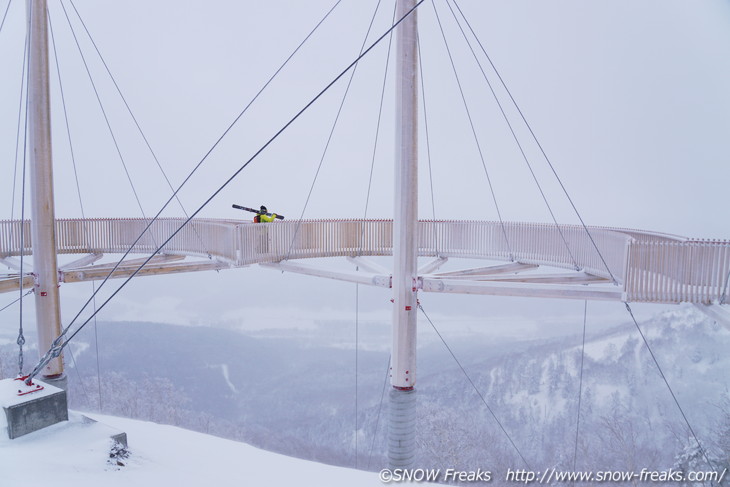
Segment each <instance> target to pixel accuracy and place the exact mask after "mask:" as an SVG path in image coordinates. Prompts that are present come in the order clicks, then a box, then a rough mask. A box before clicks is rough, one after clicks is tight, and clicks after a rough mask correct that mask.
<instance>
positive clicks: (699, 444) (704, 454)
mask: <svg viewBox="0 0 730 487" xmlns="http://www.w3.org/2000/svg"><path fill="white" fill-rule="evenodd" d="M454 5H456V8H457V9H458V10H459V13H460V14H461V16H462V18H463V19H464V21H465V22H466V24H467V26H468V27H469V30H470V31H471V33H472V35H473V36H474V38H475V39H476V41H477V43H478V44H479V46H480V48H481V50H482V52H483V53H484V55H485V56H486V58H487V60H488V61H489V63H490V65H491V66H492V69H493V70H494V72H495V73H496V74H497V77H498V78H499V80H500V82H501V84H502V86H503V87H504V89H505V91H506V92H507V94H508V95H509V97H510V99H511V100H512V103H513V105H514V106H515V108H516V109H517V111H518V113H519V114H520V117H521V118H522V120H523V122H524V123H525V125H526V126H527V128H528V130H529V131H530V134H531V135H532V138H533V139H534V140H535V143H536V144H537V146H538V148H539V149H540V152H541V153H542V155H543V157H544V158H545V161H546V162H547V164H548V165H549V166H550V169H551V170H552V172H553V175H554V176H555V178H556V179H557V181H558V182H559V184H560V187H561V188H562V190H563V192H564V194H565V196H566V198H567V199H568V201H569V202H570V205H571V206H572V207H573V211H574V212H575V214H576V215H577V216H578V219H579V220H580V223H581V225H582V226H583V229H584V230H585V232H586V234H587V235H588V237H589V238H590V240H591V243H592V244H593V247H594V248H595V250H596V252H597V253H598V256H599V257H600V259H601V261H602V262H603V265H604V266H605V268H606V271H607V272H608V273H609V275H610V276H611V279H612V280H613V282H614V284H618V281H617V280H616V278H615V277H614V275H613V273H612V272H611V269H610V268H609V267H608V264H607V263H606V260H605V259H604V257H603V254H602V253H601V251H600V250H599V249H598V246H597V245H596V243H595V241H594V239H593V236H592V235H591V233H590V231H589V230H588V227H587V226H586V224H585V223H584V221H583V218H582V217H581V215H580V212H579V211H578V209H577V207H576V206H575V204H574V203H573V200H572V198H571V197H570V194H569V193H568V191H567V189H566V188H565V185H564V184H563V182H562V180H561V179H560V177H559V176H558V174H557V171H556V170H555V167H554V166H553V164H552V162H551V161H550V158H549V157H548V156H547V154H546V152H545V150H544V149H543V147H542V145H541V144H540V141H539V140H538V139H537V136H536V135H535V133H534V131H533V130H532V127H531V126H530V124H529V123H528V122H527V119H526V118H525V116H524V114H523V113H522V110H521V109H520V108H519V105H518V104H517V102H516V101H515V99H514V97H513V96H512V93H511V92H510V91H509V89H508V88H507V86H506V84H505V82H504V80H503V79H502V76H501V75H500V74H499V71H498V70H497V68H496V67H495V65H494V63H493V62H492V60H491V58H490V57H489V54H487V52H486V49H485V48H484V46H483V44H482V43H481V41H480V40H479V38H478V36H477V35H476V33H475V32H474V29H473V28H472V27H471V24H470V23H469V21H468V19H467V18H466V16H465V15H464V13H463V12H462V11H461V8H460V7H459V4H458V3H457V2H456V0H454ZM624 305H625V307H626V310H627V311H628V313H629V315H631V319H632V320H633V322H634V324H635V325H636V329H637V330H638V331H639V334H640V335H641V338H642V340H643V341H644V345H645V346H646V348H647V350H648V351H649V354H650V355H651V357H652V359H653V361H654V364H655V365H656V367H657V369H658V370H659V374H660V375H661V377H662V379H663V381H664V383H665V385H666V386H667V389H668V390H669V393H670V394H671V396H672V399H673V400H674V403H675V405H676V406H677V409H679V412H680V414H681V415H682V418H683V419H684V421H685V423H686V424H687V427H688V428H689V430H690V432H691V433H692V436H693V437H694V439H695V441H696V442H697V446H698V447H699V448H700V451H701V452H702V455H703V457H704V458H705V461H706V462H707V464H708V465H710V466H712V464H711V463H710V461H709V459H708V458H707V454H706V452H705V449H704V448H703V447H702V444H701V443H700V441H699V438H698V437H697V435H696V434H695V432H694V429H693V428H692V426H691V425H690V423H689V420H688V419H687V416H686V415H685V413H684V410H683V409H682V407H681V405H680V404H679V400H678V399H677V397H676V395H675V394H674V391H673V390H672V388H671V386H670V385H669V381H668V380H667V378H666V376H665V375H664V372H663V371H662V368H661V366H660V365H659V362H658V360H657V359H656V357H655V355H654V352H653V351H652V349H651V346H650V345H649V342H648V341H647V339H646V337H645V336H644V333H643V332H642V331H641V328H640V327H639V324H638V322H637V321H636V318H635V316H634V313H633V311H632V309H631V305H630V304H629V303H628V302H624ZM713 468H714V467H713Z"/></svg>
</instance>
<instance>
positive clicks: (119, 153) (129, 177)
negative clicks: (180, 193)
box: [61, 2, 157, 245]
mask: <svg viewBox="0 0 730 487" xmlns="http://www.w3.org/2000/svg"><path fill="white" fill-rule="evenodd" d="M61 8H62V9H63V14H64V16H65V17H66V21H67V22H68V27H69V29H71V34H72V35H73V38H74V42H75V43H76V48H77V49H78V51H79V55H80V56H81V61H82V62H83V63H84V68H85V69H86V74H87V75H88V77H89V82H90V83H91V87H92V88H93V90H94V95H95V96H96V101H97V102H98V104H99V109H100V110H101V113H102V115H103V117H104V121H105V122H106V126H107V129H108V130H109V135H110V136H111V138H112V142H113V143H114V148H115V149H116V151H117V156H119V161H120V162H121V163H122V167H123V168H124V173H125V174H126V176H127V181H129V186H130V187H131V188H132V193H133V194H134V199H135V200H136V201H137V206H138V207H139V211H140V213H142V218H144V219H145V220H146V219H147V215H146V214H145V212H144V208H143V207H142V201H141V200H140V198H139V194H138V193H137V189H136V188H135V186H134V182H133V181H132V175H131V174H130V173H129V168H127V163H126V162H125V161H124V155H122V150H121V148H120V147H119V142H118V141H117V137H116V135H114V130H113V129H112V125H111V122H110V121H109V117H108V115H107V113H106V109H105V108H104V103H103V102H102V101H101V96H100V95H99V90H98V89H97V87H96V83H95V82H94V77H93V76H92V75H91V70H90V69H89V65H88V63H87V62H86V56H84V53H83V50H82V49H81V44H80V43H79V39H78V37H77V36H76V31H75V30H74V28H73V25H72V24H71V19H70V18H69V16H68V12H67V11H66V6H65V5H64V4H63V2H61ZM150 238H152V240H153V242H154V244H155V245H156V244H157V242H156V241H155V237H154V235H152V233H151V232H150Z"/></svg>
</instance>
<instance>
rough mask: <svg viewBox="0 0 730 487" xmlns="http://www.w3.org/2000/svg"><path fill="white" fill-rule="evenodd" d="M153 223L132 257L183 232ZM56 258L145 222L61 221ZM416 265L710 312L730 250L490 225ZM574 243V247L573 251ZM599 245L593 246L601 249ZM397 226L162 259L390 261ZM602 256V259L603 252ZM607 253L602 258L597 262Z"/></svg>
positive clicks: (570, 229)
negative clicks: (472, 268)
mask: <svg viewBox="0 0 730 487" xmlns="http://www.w3.org/2000/svg"><path fill="white" fill-rule="evenodd" d="M184 221H185V220H184V219H181V218H163V219H159V220H156V221H155V222H153V224H152V225H151V226H150V228H149V229H148V230H147V232H145V235H144V236H143V237H142V238H140V239H139V242H137V244H136V245H135V247H134V249H133V251H132V253H150V252H153V251H155V250H156V249H157V248H158V246H159V245H160V244H161V243H162V242H164V241H165V240H167V239H168V238H169V236H170V235H172V234H173V232H175V231H176V230H177V229H178V228H179V227H180V225H182V223H183V222H184ZM56 224H57V233H56V235H57V248H58V253H59V254H71V253H97V252H98V253H123V252H126V251H127V249H128V248H129V246H130V245H131V244H132V242H134V241H135V240H136V239H137V237H138V236H139V235H140V233H141V232H142V231H143V230H144V228H145V227H146V226H147V221H146V220H143V219H113V218H112V219H102V218H98V219H87V220H81V219H68V220H57V222H56ZM21 227H22V228H24V231H25V241H24V243H25V245H24V247H25V250H24V252H25V254H29V253H30V249H31V236H30V227H29V224H28V222H27V221H26V222H25V224H24V225H21V222H19V221H7V220H5V221H0V257H7V256H17V255H19V254H20V252H21V249H20V231H21ZM418 232H419V235H418V245H419V255H421V256H442V257H463V258H477V259H490V260H504V261H510V260H515V261H518V262H523V263H530V264H539V265H548V266H554V267H560V268H566V269H572V268H580V269H582V270H584V271H586V272H589V273H591V274H596V275H599V276H602V277H606V278H609V279H610V278H611V277H613V279H615V280H616V282H617V283H618V284H620V285H622V286H623V290H624V298H625V299H626V300H627V301H641V302H662V303H676V302H685V301H686V302H695V303H706V304H707V303H712V302H717V301H718V300H720V299H722V295H723V292H724V291H725V283H726V280H727V276H728V272H730V242H727V241H692V240H684V239H681V238H680V237H674V236H670V235H664V234H657V233H653V232H642V231H638V230H623V229H612V228H602V227H589V232H590V237H589V235H588V233H587V232H586V230H585V229H584V228H583V227H581V226H575V225H561V226H560V227H559V229H558V227H556V226H555V225H550V224H536V223H515V222H505V223H504V224H503V225H502V224H500V223H499V222H485V221H421V222H419V227H418ZM566 242H567V247H566ZM594 244H595V245H594ZM392 246H393V225H392V221H390V220H305V221H301V222H298V221H286V222H276V223H273V224H252V223H249V222H242V221H238V220H215V219H195V220H193V221H192V222H191V223H190V224H189V225H187V226H185V227H184V228H183V229H182V230H181V231H180V232H179V233H178V234H177V235H176V236H175V237H174V238H172V239H171V240H170V242H168V243H167V244H166V245H165V247H164V248H163V249H162V252H164V253H171V254H181V255H190V256H200V257H208V256H210V257H214V258H216V259H217V260H220V261H223V262H227V263H228V264H229V265H231V266H234V267H240V266H246V265H250V264H257V263H269V262H279V261H282V260H287V259H303V258H315V257H335V256H358V255H366V256H367V255H371V256H386V255H392V252H393V248H392ZM596 247H597V248H598V251H597V250H596ZM599 251H600V253H599Z"/></svg>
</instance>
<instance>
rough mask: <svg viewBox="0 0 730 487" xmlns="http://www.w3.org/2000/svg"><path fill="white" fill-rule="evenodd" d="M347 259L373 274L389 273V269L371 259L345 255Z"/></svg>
mask: <svg viewBox="0 0 730 487" xmlns="http://www.w3.org/2000/svg"><path fill="white" fill-rule="evenodd" d="M347 261H348V262H350V263H352V264H353V265H355V266H357V267H359V268H361V269H363V270H366V271H368V272H372V273H373V274H386V275H390V270H388V269H386V268H385V267H383V266H382V265H380V264H378V263H377V262H373V261H372V260H370V259H366V258H364V257H347Z"/></svg>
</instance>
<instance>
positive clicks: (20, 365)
mask: <svg viewBox="0 0 730 487" xmlns="http://www.w3.org/2000/svg"><path fill="white" fill-rule="evenodd" d="M29 46H30V36H28V35H27V34H26V36H25V49H24V55H23V76H24V79H26V80H29V79H30V49H29ZM26 70H27V71H26ZM24 88H25V89H23V83H22V81H21V90H20V107H22V106H23V93H24V92H25V120H24V123H23V125H24V130H23V173H22V178H21V184H20V275H19V276H18V279H19V282H18V293H19V295H20V297H19V298H18V299H19V300H20V306H19V308H20V309H19V316H18V339H17V340H16V343H17V344H18V377H22V376H23V361H24V357H23V345H25V336H24V335H23V298H24V297H25V296H27V294H23V281H24V279H25V272H24V266H25V259H24V255H25V174H26V167H27V161H28V107H29V97H28V94H29V91H30V82H27V83H26V84H25V87H24ZM20 107H19V109H20V110H22V108H20ZM20 120H21V117H20V114H19V115H18V132H17V139H16V141H15V151H16V153H15V164H16V167H17V163H18V144H19V140H20ZM13 185H15V181H13ZM14 193H15V187H14V186H13V194H14ZM13 200H14V198H13ZM33 290H35V287H34V288H33Z"/></svg>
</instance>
